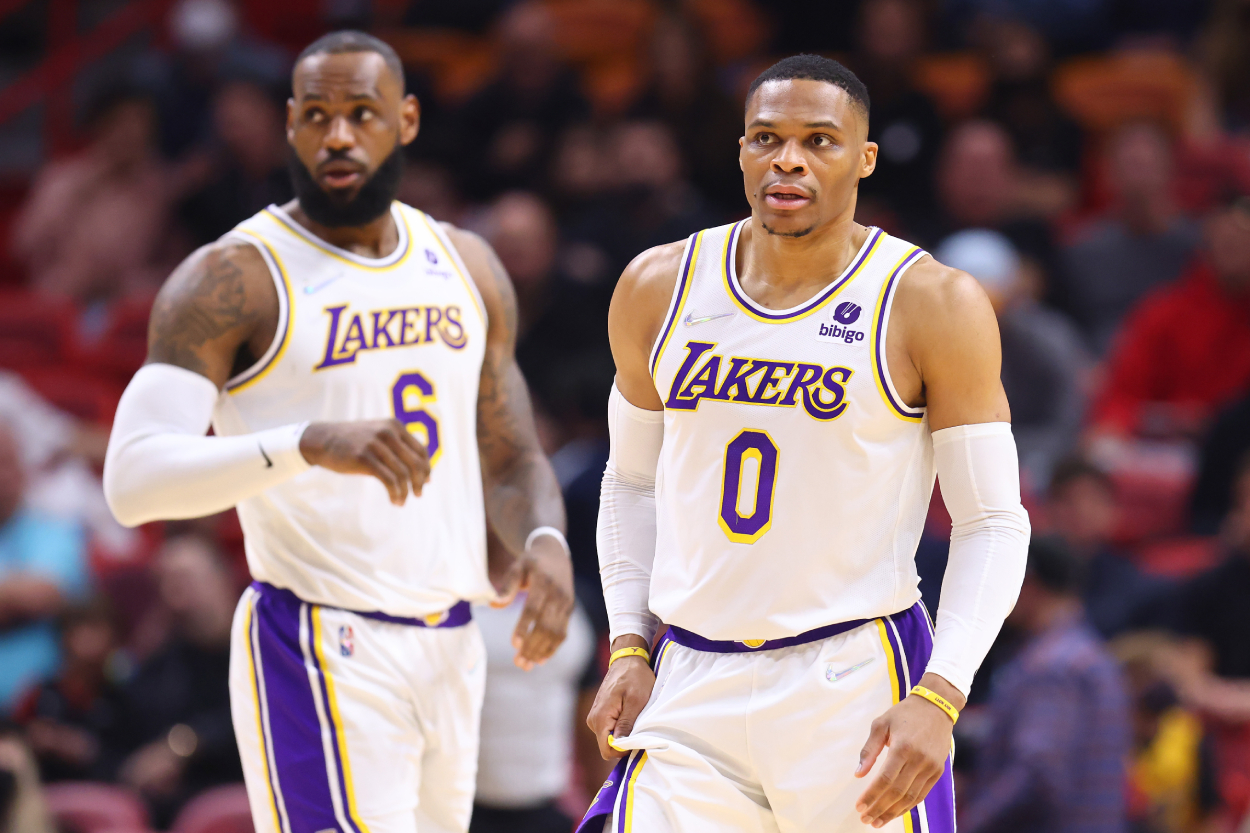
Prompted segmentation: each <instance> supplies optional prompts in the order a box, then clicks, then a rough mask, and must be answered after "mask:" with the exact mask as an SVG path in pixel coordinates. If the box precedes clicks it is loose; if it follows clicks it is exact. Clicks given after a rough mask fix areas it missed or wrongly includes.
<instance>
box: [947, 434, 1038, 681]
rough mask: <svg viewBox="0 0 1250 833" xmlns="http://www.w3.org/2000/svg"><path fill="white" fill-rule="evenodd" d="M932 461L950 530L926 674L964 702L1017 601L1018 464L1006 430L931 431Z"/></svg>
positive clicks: (1022, 522)
mask: <svg viewBox="0 0 1250 833" xmlns="http://www.w3.org/2000/svg"><path fill="white" fill-rule="evenodd" d="M933 457H934V461H935V463H936V464H937V473H938V483H939V484H940V485H941V487H942V497H943V499H944V500H945V501H946V508H947V510H948V511H949V512H950V516H951V523H952V527H951V547H950V557H949V559H948V560H947V563H946V576H945V578H944V579H943V580H942V599H941V603H940V604H939V606H938V615H937V630H936V633H935V634H934V637H933V656H932V657H931V658H930V659H929V664H928V667H927V670H928V671H931V672H933V673H934V674H938V675H940V676H942V677H943V678H945V679H946V680H947V681H948V682H950V683H951V684H952V685H954V686H955V687H956V688H958V689H959V690H960V691H962V692H963V693H964V695H965V696H967V694H968V691H969V689H971V687H972V677H973V675H974V674H976V671H977V668H979V667H980V666H981V662H982V660H984V659H985V655H986V654H987V653H988V652H989V650H990V646H991V645H992V644H993V643H994V638H995V637H996V636H998V631H999V629H1001V628H1002V625H1003V621H1004V620H1005V619H1006V618H1007V614H1008V613H1010V612H1011V609H1012V608H1013V607H1015V604H1016V598H1017V597H1018V596H1019V595H1020V584H1021V582H1022V581H1023V580H1024V565H1025V558H1026V555H1027V553H1028V548H1029V533H1030V528H1029V516H1028V513H1027V512H1025V511H1024V506H1022V505H1021V503H1020V464H1019V460H1018V457H1017V454H1016V442H1015V439H1014V438H1013V437H1012V435H1011V425H1010V424H1008V423H1006V422H987V423H981V424H978V425H959V426H956V427H954V428H944V429H942V430H941V431H934V432H933Z"/></svg>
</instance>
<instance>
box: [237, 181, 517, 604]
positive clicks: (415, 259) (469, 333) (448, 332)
mask: <svg viewBox="0 0 1250 833" xmlns="http://www.w3.org/2000/svg"><path fill="white" fill-rule="evenodd" d="M391 214H392V216H393V217H394V218H395V223H396V225H397V226H398V227H399V245H398V246H397V247H396V249H395V251H394V252H393V253H392V254H390V255H388V256H387V257H384V258H376V259H375V258H366V257H361V256H359V255H356V254H353V253H351V252H348V251H345V250H343V249H339V248H337V247H335V246H332V245H330V244H329V243H326V242H325V241H324V240H321V239H320V238H318V237H315V236H313V235H312V234H311V233H310V232H308V231H307V230H306V229H304V228H303V227H302V226H300V225H298V224H297V223H296V222H295V221H294V220H293V219H291V217H290V216H289V215H287V214H286V212H284V211H283V210H282V209H281V208H278V207H277V206H270V207H269V208H267V209H265V210H264V211H261V212H260V213H259V214H257V215H255V216H254V217H251V218H250V219H248V220H245V221H244V222H242V223H240V224H239V225H238V226H237V227H236V228H235V229H234V230H233V231H231V232H230V233H229V234H228V235H227V238H226V239H228V240H232V241H239V242H245V243H249V244H251V245H253V246H255V247H256V249H257V250H258V251H259V252H260V254H261V256H262V257H263V258H264V260H265V262H266V263H267V264H268V265H269V271H270V272H271V273H272V275H273V280H274V285H275V286H276V288H277V292H278V302H279V320H278V329H277V333H276V334H275V336H274V339H273V344H272V345H270V347H269V349H268V351H266V353H265V355H264V356H262V357H260V360H259V361H257V362H256V363H255V364H254V365H252V366H251V367H250V368H248V369H247V370H245V371H243V372H242V373H240V374H239V375H237V376H235V377H234V378H232V379H231V380H230V381H229V382H227V383H226V387H225V390H224V391H222V393H221V396H220V397H219V399H218V400H217V405H216V407H215V410H214V413H213V428H214V430H215V431H216V432H217V433H218V434H220V435H232V434H246V433H250V432H253V431H261V430H264V429H266V428H273V427H277V426H280V425H287V424H290V423H294V422H301V421H304V420H310V421H314V422H317V421H339V420H373V419H387V418H391V417H394V418H396V419H398V420H399V421H400V422H402V423H404V424H405V425H406V426H407V428H408V430H409V431H411V432H412V433H413V434H414V435H416V436H417V437H418V438H419V439H420V440H421V441H422V442H424V443H426V445H427V447H428V449H429V453H430V462H431V471H430V480H429V482H428V483H426V485H425V489H424V492H423V493H422V495H421V496H420V497H415V498H414V497H411V496H410V497H409V498H408V500H407V502H406V503H405V504H404V505H403V506H402V507H397V506H395V505H393V504H392V503H391V502H390V500H389V498H388V496H387V492H386V488H385V487H384V486H383V485H382V484H381V483H380V482H379V481H378V480H377V479H375V478H373V477H367V476H361V475H346V474H339V473H336V472H332V471H329V470H327V469H324V468H318V467H314V468H312V469H309V470H308V471H305V472H303V473H302V474H300V475H298V476H297V477H295V478H292V479H291V480H289V481H287V482H285V483H283V484H281V485H279V486H275V487H274V488H271V489H268V490H266V491H265V492H264V493H262V494H260V495H258V496H257V497H254V498H251V499H249V500H246V501H243V502H242V503H240V504H239V506H238V512H239V521H240V523H241V524H242V526H243V532H244V541H245V546H246V549H247V561H248V567H249V568H250V570H251V573H252V576H253V577H254V578H256V579H258V580H260V581H265V582H268V583H270V584H273V585H276V586H278V587H283V588H286V589H288V590H291V591H292V592H294V593H295V594H296V595H297V596H299V597H300V598H301V599H303V600H305V601H308V602H313V603H317V604H325V605H330V606H335V607H342V608H346V609H349V610H358V611H381V612H384V613H388V614H391V615H393V616H405V617H414V616H434V615H437V614H438V613H439V612H441V611H445V610H446V609H447V608H449V607H451V606H452V605H453V604H455V603H456V602H457V601H459V600H461V599H468V600H471V601H477V600H485V599H489V598H491V597H493V595H494V594H493V591H492V589H491V586H490V581H489V579H488V578H487V573H486V540H485V535H486V521H485V513H484V510H483V497H482V476H481V469H480V466H479V462H478V448H477V394H478V380H479V376H480V374H481V368H482V358H483V356H484V354H485V342H486V317H485V310H484V307H483V306H482V299H481V297H480V296H479V294H478V292H477V288H476V286H474V284H473V281H472V278H471V277H469V274H468V270H467V269H465V266H464V263H463V262H462V261H461V259H460V256H459V254H458V253H457V252H456V250H455V248H454V247H453V246H452V244H451V241H450V240H449V239H448V238H447V235H446V234H445V233H444V231H443V229H442V228H440V227H439V225H438V224H437V223H436V222H435V221H434V220H432V219H431V218H429V217H427V216H426V215H425V214H423V213H421V212H420V211H417V210H416V209H413V208H409V207H408V206H404V205H401V204H400V203H394V204H393V205H392V206H391Z"/></svg>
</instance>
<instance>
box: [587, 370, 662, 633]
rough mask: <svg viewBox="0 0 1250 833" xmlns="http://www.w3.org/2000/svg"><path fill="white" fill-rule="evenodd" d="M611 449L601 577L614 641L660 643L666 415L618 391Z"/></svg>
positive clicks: (611, 416) (602, 510) (611, 401)
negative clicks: (659, 479) (654, 599)
mask: <svg viewBox="0 0 1250 833" xmlns="http://www.w3.org/2000/svg"><path fill="white" fill-rule="evenodd" d="M608 433H609V435H610V438H611V447H610V451H609V453H608V467H607V469H606V470H605V471H604V473H603V488H602V490H601V492H600V496H599V525H598V528H597V530H596V535H595V543H596V547H597V549H598V550H599V577H600V579H601V580H602V582H603V599H604V602H605V603H606V604H607V609H608V639H609V640H615V639H616V638H617V637H618V636H621V635H623V634H627V633H632V634H637V635H639V636H641V637H643V638H644V639H646V640H647V641H648V642H649V641H651V640H652V639H654V638H655V632H656V630H658V629H659V624H660V623H659V620H658V619H657V618H656V617H655V615H654V614H653V613H652V612H651V608H650V606H649V604H648V598H649V596H650V592H651V565H652V563H653V562H654V561H655V473H656V469H657V468H658V467H659V464H660V448H661V446H662V445H663V444H664V412H663V411H648V410H645V409H643V408H639V407H637V406H635V405H631V404H630V403H629V402H628V401H626V399H625V397H624V396H622V395H621V392H620V391H619V390H617V388H616V385H615V384H614V385H612V393H611V395H609V397H608Z"/></svg>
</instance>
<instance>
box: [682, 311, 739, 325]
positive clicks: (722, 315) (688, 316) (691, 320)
mask: <svg viewBox="0 0 1250 833" xmlns="http://www.w3.org/2000/svg"><path fill="white" fill-rule="evenodd" d="M731 315H733V313H732V312H722V313H720V314H719V315H705V316H703V317H702V318H695V317H694V314H693V313H686V326H687V327H693V326H694V325H695V324H702V323H704V322H706V321H715V320H716V319H717V318H728V317H729V316H731Z"/></svg>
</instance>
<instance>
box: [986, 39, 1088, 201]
mask: <svg viewBox="0 0 1250 833" xmlns="http://www.w3.org/2000/svg"><path fill="white" fill-rule="evenodd" d="M974 39H975V40H976V41H977V43H978V44H979V46H980V49H981V52H982V53H983V54H984V55H985V56H986V58H987V59H988V62H989V66H990V72H991V74H992V78H993V80H992V81H991V84H990V92H989V100H988V101H986V103H985V106H984V107H983V108H982V111H981V112H982V114H983V115H984V116H985V117H987V118H990V119H992V120H994V121H996V122H997V123H999V124H1001V125H1002V126H1003V127H1004V128H1005V129H1006V130H1007V133H1008V134H1009V135H1010V136H1011V140H1012V142H1013V144H1014V145H1015V147H1016V152H1017V155H1018V157H1019V161H1020V175H1021V177H1022V179H1023V180H1024V186H1025V187H1023V188H1022V189H1021V199H1024V200H1027V201H1028V202H1029V204H1030V206H1031V207H1032V209H1033V210H1034V212H1036V213H1038V214H1041V215H1043V216H1047V217H1054V216H1056V215H1057V214H1059V213H1060V212H1061V211H1062V210H1064V209H1066V208H1070V207H1071V206H1072V204H1073V203H1074V202H1075V200H1076V194H1077V182H1076V177H1077V174H1078V172H1079V170H1080V166H1081V138H1082V137H1081V130H1080V128H1079V127H1078V126H1077V125H1076V123H1075V122H1073V121H1072V120H1071V119H1070V118H1068V117H1067V116H1066V115H1064V113H1063V111H1062V110H1061V109H1060V108H1059V105H1058V103H1056V101H1055V99H1054V96H1053V95H1052V94H1051V70H1052V68H1053V65H1052V61H1051V56H1050V45H1049V44H1048V43H1047V42H1046V39H1045V38H1043V37H1042V35H1041V33H1040V32H1038V31H1037V29H1035V28H1033V27H1032V26H1030V25H1029V24H1028V23H1026V22H1024V21H1023V20H1021V19H1018V18H1011V19H1003V18H986V19H982V20H981V21H979V22H978V23H977V24H976V25H975V26H974Z"/></svg>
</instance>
